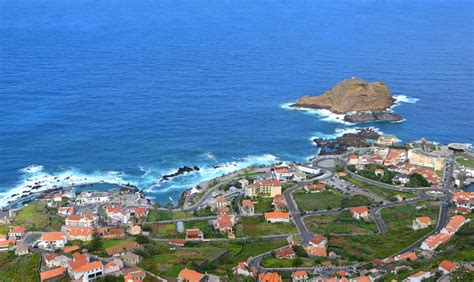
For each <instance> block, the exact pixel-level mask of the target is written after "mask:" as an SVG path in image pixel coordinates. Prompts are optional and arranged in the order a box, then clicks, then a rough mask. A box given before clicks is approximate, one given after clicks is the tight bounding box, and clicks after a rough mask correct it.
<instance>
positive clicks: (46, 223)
mask: <svg viewBox="0 0 474 282" xmlns="http://www.w3.org/2000/svg"><path fill="white" fill-rule="evenodd" d="M63 223H64V219H63V218H61V217H60V216H59V215H58V214H57V211H56V209H53V208H47V207H46V204H45V203H44V202H37V203H31V204H29V205H27V206H26V207H24V208H22V209H21V210H20V211H18V213H17V215H16V216H15V219H14V222H13V224H14V225H22V226H24V227H26V228H27V229H28V230H30V231H58V230H60V229H61V225H62V224H63Z"/></svg>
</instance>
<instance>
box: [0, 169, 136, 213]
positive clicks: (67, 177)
mask: <svg viewBox="0 0 474 282" xmlns="http://www.w3.org/2000/svg"><path fill="white" fill-rule="evenodd" d="M29 168H30V169H28V170H24V171H23V170H22V172H24V175H23V176H22V178H21V180H20V181H19V183H18V184H17V185H16V186H14V187H12V188H11V189H9V190H7V191H4V192H1V193H0V207H1V206H5V205H6V204H7V202H8V201H13V200H16V199H18V198H19V197H20V196H21V195H23V194H25V193H28V192H41V191H45V190H49V189H53V188H58V187H67V186H77V185H85V184H92V183H110V184H121V183H131V184H136V183H133V181H130V180H125V179H124V177H125V174H124V173H123V172H118V171H106V172H99V171H96V172H93V173H88V174H85V173H83V172H81V171H80V170H77V169H73V168H72V169H67V170H63V171H60V172H57V173H48V172H45V171H44V168H43V167H42V166H38V165H35V166H29ZM39 168H41V169H39ZM37 185H41V187H40V188H38V189H32V188H33V187H34V186H37ZM14 194H16V195H15V196H13V195H14Z"/></svg>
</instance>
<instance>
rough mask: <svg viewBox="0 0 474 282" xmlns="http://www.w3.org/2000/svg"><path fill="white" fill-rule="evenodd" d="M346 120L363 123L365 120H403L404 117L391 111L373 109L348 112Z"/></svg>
mask: <svg viewBox="0 0 474 282" xmlns="http://www.w3.org/2000/svg"><path fill="white" fill-rule="evenodd" d="M344 121H347V122H351V123H363V122H374V121H386V122H401V121H403V117H402V116H401V115H399V114H396V113H393V112H389V111H371V112H355V113H350V114H346V115H345V116H344Z"/></svg>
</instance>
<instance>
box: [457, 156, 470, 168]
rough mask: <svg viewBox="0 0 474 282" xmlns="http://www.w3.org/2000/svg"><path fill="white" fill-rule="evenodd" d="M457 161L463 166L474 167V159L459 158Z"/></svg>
mask: <svg viewBox="0 0 474 282" xmlns="http://www.w3.org/2000/svg"><path fill="white" fill-rule="evenodd" d="M457 162H458V164H460V165H462V166H465V167H470V168H474V159H465V158H459V159H458V160H457Z"/></svg>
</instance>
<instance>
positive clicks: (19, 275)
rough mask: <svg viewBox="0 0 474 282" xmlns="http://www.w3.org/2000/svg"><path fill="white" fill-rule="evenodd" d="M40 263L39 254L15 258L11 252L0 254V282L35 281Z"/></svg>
mask: <svg viewBox="0 0 474 282" xmlns="http://www.w3.org/2000/svg"><path fill="white" fill-rule="evenodd" d="M40 263H41V256H40V254H39V253H35V254H32V255H25V256H20V257H17V256H15V254H14V252H13V251H8V252H0V265H1V267H0V277H1V281H4V282H16V281H37V280H38V268H39V265H40Z"/></svg>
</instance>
